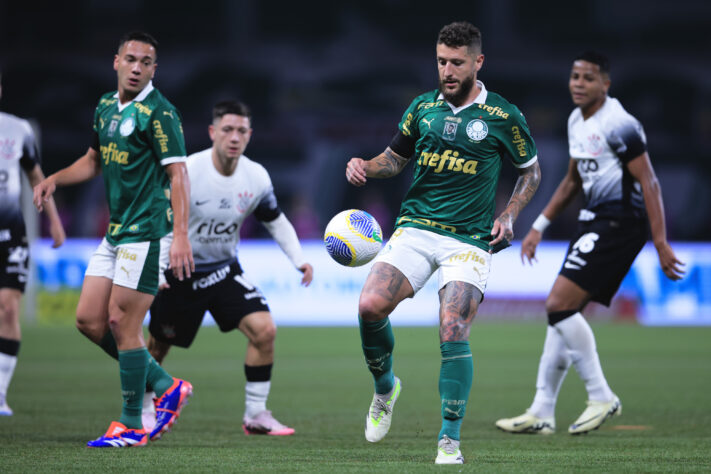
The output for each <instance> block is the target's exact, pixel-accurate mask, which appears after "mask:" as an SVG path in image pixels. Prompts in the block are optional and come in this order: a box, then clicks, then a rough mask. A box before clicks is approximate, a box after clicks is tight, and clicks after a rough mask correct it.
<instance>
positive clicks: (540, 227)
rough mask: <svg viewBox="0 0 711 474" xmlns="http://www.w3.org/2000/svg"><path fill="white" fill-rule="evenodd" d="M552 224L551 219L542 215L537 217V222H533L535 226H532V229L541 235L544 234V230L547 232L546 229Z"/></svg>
mask: <svg viewBox="0 0 711 474" xmlns="http://www.w3.org/2000/svg"><path fill="white" fill-rule="evenodd" d="M550 224H551V221H550V219H548V218H547V217H546V216H544V215H543V214H542V213H541V214H539V215H538V217H536V220H535V221H533V225H532V226H531V229H534V230H537V231H538V232H540V233H541V234H542V233H543V231H544V230H546V227H548V226H549V225H550Z"/></svg>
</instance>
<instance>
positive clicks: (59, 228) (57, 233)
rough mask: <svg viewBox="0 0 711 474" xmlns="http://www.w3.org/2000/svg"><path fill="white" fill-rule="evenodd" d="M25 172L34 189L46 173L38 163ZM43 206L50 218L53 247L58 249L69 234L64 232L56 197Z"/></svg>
mask: <svg viewBox="0 0 711 474" xmlns="http://www.w3.org/2000/svg"><path fill="white" fill-rule="evenodd" d="M25 173H26V174H27V179H28V180H29V182H30V185H31V186H32V188H33V189H34V187H35V186H37V185H38V184H39V183H41V182H42V181H43V180H44V174H43V173H42V168H40V165H37V164H36V165H35V166H34V167H33V168H32V169H31V170H29V171H25ZM43 208H44V212H45V213H46V214H47V218H48V219H49V233H50V235H51V236H52V240H53V241H54V243H53V244H52V248H55V249H56V248H57V247H59V246H61V245H62V244H63V243H64V240H65V239H66V238H67V235H66V233H65V232H64V226H63V225H62V221H61V219H60V218H59V213H58V212H57V206H56V205H55V204H54V198H53V197H50V198H49V199H48V200H47V202H45V203H44V205H43Z"/></svg>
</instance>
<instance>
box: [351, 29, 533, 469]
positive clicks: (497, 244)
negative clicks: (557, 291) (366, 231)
mask: <svg viewBox="0 0 711 474" xmlns="http://www.w3.org/2000/svg"><path fill="white" fill-rule="evenodd" d="M436 51H437V64H438V70H439V84H440V87H439V89H438V90H434V91H431V92H427V93H425V94H422V95H421V96H419V97H417V98H416V99H415V100H414V101H413V102H412V104H411V105H410V107H409V108H408V109H407V110H406V111H405V113H404V115H403V117H402V121H401V122H400V125H399V130H398V132H397V133H396V135H395V137H394V138H393V140H392V142H391V143H390V146H389V147H388V148H387V149H386V150H385V151H384V152H383V153H382V154H380V155H378V156H376V157H375V158H372V159H371V160H368V161H364V160H362V159H361V158H352V159H351V160H350V161H349V162H348V166H347V168H346V179H347V180H348V182H349V183H351V184H353V185H355V186H363V185H364V184H366V178H387V177H390V176H394V175H396V174H398V173H399V172H400V171H402V170H403V169H404V167H405V165H406V164H407V163H408V162H409V161H410V159H411V158H412V157H413V156H414V161H415V162H414V168H415V169H414V180H413V183H412V185H411V187H410V189H409V191H408V192H407V194H406V196H405V198H404V200H403V203H402V206H401V208H400V214H399V216H398V218H397V220H396V223H395V232H394V233H393V236H392V238H391V239H390V241H389V242H388V244H387V245H386V246H385V248H384V249H383V250H382V252H381V253H380V255H379V256H378V257H377V258H376V260H375V264H374V265H373V267H372V269H371V271H370V274H369V275H368V278H367V280H366V282H365V285H364V286H363V290H362V292H361V296H360V302H359V305H358V314H359V322H360V333H361V340H362V346H363V353H364V354H365V359H366V363H367V365H368V368H369V370H370V371H371V373H372V374H373V378H374V380H375V395H374V396H373V401H372V404H371V405H370V409H369V411H368V414H367V415H366V426H365V438H366V439H367V440H368V441H371V442H377V441H380V440H381V439H383V437H384V436H385V435H386V434H387V432H388V430H389V428H390V424H391V420H392V410H393V407H394V405H395V402H396V401H397V399H398V396H399V395H400V391H401V389H402V384H401V381H400V379H399V378H398V377H396V376H395V375H394V374H393V368H392V365H393V357H392V351H393V347H394V337H393V332H392V329H391V327H390V321H389V319H388V315H389V314H390V313H391V312H392V311H393V310H394V309H395V307H397V305H398V304H399V303H400V302H401V301H402V300H403V299H405V298H411V297H412V296H414V294H415V293H416V292H417V291H418V290H420V289H421V288H422V287H423V286H424V285H425V283H426V282H427V280H428V279H429V277H430V276H431V275H432V274H433V273H434V272H435V271H436V270H438V269H439V288H440V289H439V298H440V311H439V318H440V326H439V335H440V351H441V355H442V365H441V369H440V376H439V394H440V399H441V413H442V426H441V429H440V432H439V436H438V447H437V458H436V460H435V463H436V464H461V463H463V462H464V458H463V456H462V454H461V451H460V449H459V446H460V428H461V424H462V420H463V418H464V412H465V410H466V406H467V401H468V399H469V391H470V389H471V384H472V376H473V374H472V372H473V362H472V353H471V350H470V348H469V331H470V328H471V324H472V321H473V319H474V316H475V315H476V312H477V309H478V306H479V303H480V302H481V301H482V299H483V295H484V291H485V290H486V284H487V280H488V277H489V268H490V264H491V253H493V252H496V251H498V250H499V249H500V248H501V247H502V246H505V245H507V243H508V242H510V241H511V240H512V239H513V223H514V221H515V220H516V218H517V217H518V215H519V212H520V211H521V209H523V207H524V206H525V205H526V204H527V203H528V202H529V201H530V199H531V197H532V196H533V194H534V193H535V191H536V189H537V188H538V184H539V182H540V168H539V165H538V158H537V153H536V147H535V145H534V143H533V140H532V139H531V136H530V134H529V131H528V126H527V125H526V121H525V120H524V118H523V115H522V114H521V112H520V111H519V110H518V109H517V108H516V107H515V106H514V105H512V104H510V103H509V102H507V101H506V100H505V99H504V98H503V97H501V96H500V95H498V94H495V93H493V92H490V91H488V90H487V89H486V87H484V84H483V83H482V82H481V81H478V80H477V72H478V71H479V70H480V69H481V67H482V65H483V63H484V55H483V54H482V53H481V51H482V49H481V33H480V32H479V30H478V29H477V28H476V27H474V26H473V25H471V24H469V23H466V22H457V23H452V24H449V25H447V26H445V27H444V28H442V30H441V31H440V33H439V37H438V39H437V49H436ZM505 155H509V156H510V157H511V159H512V162H513V165H514V166H515V167H516V168H517V169H518V172H519V178H518V180H517V182H516V186H515V189H514V192H513V195H512V197H511V199H510V201H509V202H508V204H507V206H506V209H504V211H503V213H501V215H499V217H497V218H496V219H494V211H495V205H496V203H495V196H496V188H497V185H498V181H499V172H500V170H501V166H502V164H503V161H504V156H505Z"/></svg>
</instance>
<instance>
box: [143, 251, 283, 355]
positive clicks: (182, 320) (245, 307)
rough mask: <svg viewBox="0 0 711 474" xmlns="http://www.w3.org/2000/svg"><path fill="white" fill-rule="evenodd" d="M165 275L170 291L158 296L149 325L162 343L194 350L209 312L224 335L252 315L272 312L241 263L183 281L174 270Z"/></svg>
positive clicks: (154, 302)
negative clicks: (191, 345)
mask: <svg viewBox="0 0 711 474" xmlns="http://www.w3.org/2000/svg"><path fill="white" fill-rule="evenodd" d="M165 276H166V280H167V281H168V284H169V285H170V288H166V289H164V290H160V291H159V292H158V294H157V295H156V298H155V300H154V301H153V305H152V306H151V322H150V325H149V330H150V332H151V334H152V335H153V337H155V338H156V339H158V340H159V341H162V342H167V343H169V344H173V345H176V346H180V347H190V344H192V342H193V339H195V335H196V334H197V332H198V330H199V329H200V325H201V324H202V319H203V317H204V316H205V311H210V313H211V314H212V317H213V318H214V319H215V322H216V323H217V325H218V326H219V328H220V330H221V331H222V332H227V331H231V330H233V329H235V328H236V327H237V326H238V325H239V323H240V321H241V320H242V318H243V317H245V316H247V315H248V314H252V313H254V312H257V311H269V306H267V302H266V300H265V299H264V295H262V293H261V291H259V289H258V288H257V287H255V286H254V285H252V284H251V283H250V282H249V281H247V279H246V278H245V277H244V275H243V272H242V267H240V264H239V262H237V261H234V262H232V263H226V264H225V265H224V266H222V267H220V268H217V269H215V270H211V271H208V272H194V273H193V274H192V275H191V277H190V278H185V279H184V280H183V281H179V280H177V279H176V278H175V277H174V276H173V274H172V272H171V271H170V270H166V272H165Z"/></svg>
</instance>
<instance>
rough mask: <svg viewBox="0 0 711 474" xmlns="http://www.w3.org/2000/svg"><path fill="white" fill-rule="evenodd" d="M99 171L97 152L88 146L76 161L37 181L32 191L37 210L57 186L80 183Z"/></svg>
mask: <svg viewBox="0 0 711 474" xmlns="http://www.w3.org/2000/svg"><path fill="white" fill-rule="evenodd" d="M99 173H101V162H100V161H99V153H98V152H97V151H96V150H94V149H93V148H89V149H88V150H87V152H86V153H85V154H84V156H82V157H81V158H79V159H78V160H77V161H75V162H74V163H72V164H71V165H69V166H67V167H66V168H63V169H61V170H59V171H57V172H56V173H54V174H52V175H50V176H49V177H47V178H45V179H43V180H41V181H40V182H39V183H37V185H35V186H34V189H33V192H32V194H33V197H32V201H33V202H34V203H35V207H36V208H37V210H38V211H42V210H43V209H44V206H45V204H47V203H48V202H49V200H50V198H51V197H52V194H54V191H55V190H56V189H57V186H69V185H72V184H77V183H82V182H84V181H88V180H90V179H91V178H93V177H95V176H98V175H99Z"/></svg>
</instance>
